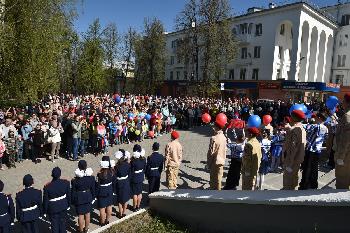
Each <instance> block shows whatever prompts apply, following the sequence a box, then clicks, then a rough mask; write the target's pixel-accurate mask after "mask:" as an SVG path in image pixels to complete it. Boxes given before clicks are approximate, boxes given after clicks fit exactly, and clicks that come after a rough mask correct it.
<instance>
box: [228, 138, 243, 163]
mask: <svg viewBox="0 0 350 233" xmlns="http://www.w3.org/2000/svg"><path fill="white" fill-rule="evenodd" d="M245 143H246V141H244V142H243V143H236V142H232V143H227V148H228V154H227V158H229V159H232V158H235V159H241V158H242V157H243V152H244V146H245Z"/></svg>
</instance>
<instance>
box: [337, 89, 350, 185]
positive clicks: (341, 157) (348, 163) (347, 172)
mask: <svg viewBox="0 0 350 233" xmlns="http://www.w3.org/2000/svg"><path fill="white" fill-rule="evenodd" d="M343 108H344V112H345V114H344V115H343V116H342V117H341V119H340V120H339V124H338V127H337V130H336V134H335V140H334V146H333V148H334V151H335V153H334V160H335V178H336V182H335V186H336V188H337V189H349V186H350V140H349V137H350V93H347V94H345V95H344V101H343Z"/></svg>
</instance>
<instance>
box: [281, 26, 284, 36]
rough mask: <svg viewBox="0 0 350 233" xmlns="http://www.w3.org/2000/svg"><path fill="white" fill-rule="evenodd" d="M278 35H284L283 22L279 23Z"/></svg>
mask: <svg viewBox="0 0 350 233" xmlns="http://www.w3.org/2000/svg"><path fill="white" fill-rule="evenodd" d="M280 35H284V24H281V29H280Z"/></svg>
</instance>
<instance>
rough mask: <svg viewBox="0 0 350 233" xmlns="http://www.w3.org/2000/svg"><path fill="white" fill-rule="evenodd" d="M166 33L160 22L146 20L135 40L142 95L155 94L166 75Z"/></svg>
mask: <svg viewBox="0 0 350 233" xmlns="http://www.w3.org/2000/svg"><path fill="white" fill-rule="evenodd" d="M165 44H166V43H165V33H164V27H163V24H162V22H161V21H160V20H158V19H156V18H153V19H145V21H144V31H143V34H142V35H139V36H137V37H136V39H135V58H136V81H135V84H136V85H137V87H138V89H139V90H140V93H155V91H156V90H157V89H158V88H159V87H160V85H161V84H162V82H163V80H164V75H165Z"/></svg>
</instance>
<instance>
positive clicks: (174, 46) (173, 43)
mask: <svg viewBox="0 0 350 233" xmlns="http://www.w3.org/2000/svg"><path fill="white" fill-rule="evenodd" d="M176 44H177V40H173V41H171V48H176Z"/></svg>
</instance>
